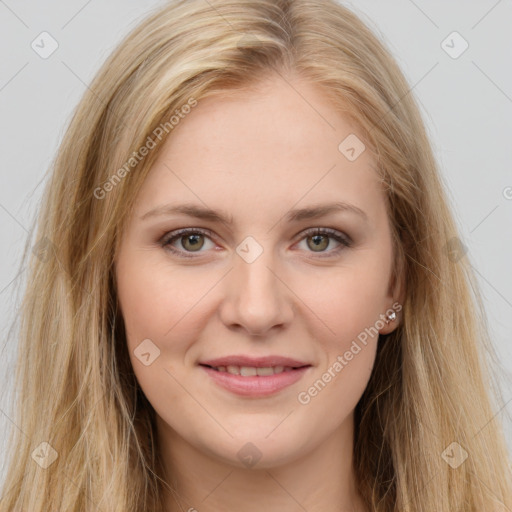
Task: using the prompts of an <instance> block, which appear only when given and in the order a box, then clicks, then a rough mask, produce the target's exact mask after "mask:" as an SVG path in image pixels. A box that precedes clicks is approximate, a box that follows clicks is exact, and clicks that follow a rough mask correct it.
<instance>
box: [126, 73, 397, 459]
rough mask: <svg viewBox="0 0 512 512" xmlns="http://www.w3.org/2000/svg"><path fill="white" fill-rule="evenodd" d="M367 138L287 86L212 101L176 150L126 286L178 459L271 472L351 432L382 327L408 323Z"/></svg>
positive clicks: (142, 375) (151, 198) (163, 431)
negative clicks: (188, 450)
mask: <svg viewBox="0 0 512 512" xmlns="http://www.w3.org/2000/svg"><path fill="white" fill-rule="evenodd" d="M347 137H348V139H347ZM358 137H359V139H361V137H360V135H358V132H357V130H356V129H355V127H354V126H352V125H350V124H349V123H348V122H347V120H346V119H345V118H344V117H342V116H341V115H340V114H337V113H335V111H334V109H333V108H332V106H331V105H330V104H329V102H328V101H327V100H326V98H325V97H324V96H323V95H322V93H321V92H320V91H319V90H317V89H316V88H314V86H311V85H309V84H308V83H304V82H302V81H299V80H293V81H292V82H285V81H283V80H281V79H275V80H271V81H269V82H267V86H266V87H263V88H261V89H260V90H259V92H255V91H251V92H245V93H242V92H238V93H236V94H235V93H232V92H229V93H228V94H226V96H225V97H222V98H220V97H217V98H209V99H205V100H200V101H199V102H198V105H197V106H196V107H195V108H194V109H193V110H192V112H191V113H190V114H188V116H185V118H184V119H182V120H180V124H179V125H178V126H177V127H176V128H174V132H173V133H172V135H171V137H170V138H169V139H167V141H166V142H165V145H164V147H163V148H162V152H161V154H160V155H159V158H158V160H157V161H156V163H155V165H154V167H153V168H152V169H151V171H150V173H149V175H148V178H147V180H146V181H145V183H144V185H143V188H142V190H141V191H140V194H139V196H138V198H137V202H136V207H135V209H134V212H133V216H132V217H131V219H130V221H129V223H128V225H127V228H126V230H125V232H124V234H123V238H122V242H121V246H120V252H119V253H118V258H117V261H116V277H117V283H118V294H119V300H120V305H121V310H122V314H123V318H124V322H125V326H126V332H127V343H128V349H129V353H130V358H131V362H132V365H133V369H134V372H135V375H136V377H137V380H138V382H139V383H140V386H141V388H142V390H143V391H144V393H145V395H146V397H147V398H148V400H149V401H150V403H151V404H152V406H153V407H154V409H155V410H156V413H157V421H158V426H159V433H160V435H162V436H163V437H164V438H166V439H169V440H173V443H171V444H173V446H175V448H176V447H177V446H179V445H180V444H183V445H187V446H189V447H192V448H193V449H196V450H198V451H199V452H201V453H202V454H206V455H208V456H210V457H214V458H215V459H216V460H221V461H223V462H228V463H230V464H234V465H237V466H242V465H246V466H247V465H251V464H254V462H258V465H259V467H272V466H274V465H277V464H283V463H286V462H291V461H293V460H294V459H296V458H298V457H301V456H303V455H305V454H307V453H308V452H310V451H312V450H314V449H315V448H318V447H319V446H320V445H321V443H322V442H324V441H325V440H326V439H328V438H329V437H330V436H332V435H333V434H335V433H336V432H339V431H341V430H343V429H347V428H349V425H351V422H353V411H354V408H355V406H356V404H357V402H358V401H359V399H360V397H361V395H362V393H363V391H364V389H365V387H366V385H367V383H368V380H369V377H370V374H371V371H372V367H373V364H374V359H375V354H376V347H377V341H378V334H377V331H378V332H380V333H388V332H390V331H391V330H393V329H394V328H395V327H396V324H397V321H396V320H395V322H391V323H390V324H389V325H386V324H385V322H384V321H383V318H384V314H385V313H386V311H389V310H390V308H391V306H392V305H393V303H394V301H395V298H396V295H394V294H393V290H392V289H391V286H392V284H393V283H392V281H391V267H392V257H393V255H392V245H391V235H390V228H389V225H388V217H387V213H386V207H385V197H384V193H383V191H382V190H381V188H380V185H379V182H378V179H377V175H376V173H375V171H374V170H373V169H372V165H373V164H374V162H373V160H372V159H371V156H370V152H369V151H368V150H364V149H363V146H360V144H361V141H360V140H358ZM125 179H129V177H128V178H125ZM342 203H346V204H347V205H350V206H348V207H345V208H343V207H336V206H335V205H340V204H342ZM175 209H176V211H174V210H175ZM178 209H180V210H181V212H180V211H178ZM186 210H188V213H187V212H186ZM323 210H325V211H323ZM194 212H195V213H194ZM214 212H215V214H214ZM220 216H222V217H224V219H225V221H224V222H223V221H220V220H219V219H218V218H219V217H220ZM185 228H187V229H189V230H190V231H189V232H188V234H187V233H180V232H179V230H182V229H185ZM325 230H328V232H325ZM317 231H318V233H316V232H317ZM346 244H348V245H346ZM207 364H210V366H214V367H217V369H213V368H209V367H208V366H206V365H207ZM219 367H220V368H219ZM240 368H242V369H241V370H240ZM290 368H294V369H291V370H290ZM288 370H289V371H288ZM239 372H242V374H243V375H236V374H237V373H239ZM176 449H178V448H176ZM251 461H252V462H251Z"/></svg>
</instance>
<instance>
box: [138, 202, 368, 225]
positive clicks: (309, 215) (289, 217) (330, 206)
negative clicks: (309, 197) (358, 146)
mask: <svg viewBox="0 0 512 512" xmlns="http://www.w3.org/2000/svg"><path fill="white" fill-rule="evenodd" d="M338 212H348V213H353V214H356V215H358V216H359V217H361V218H362V219H363V220H364V221H365V222H368V220H369V219H368V215H367V214H366V213H365V212H364V211H363V210H361V208H358V207H357V206H355V205H353V204H350V203H345V202H342V201H338V202H335V203H327V204H321V205H313V206H310V207H307V208H299V209H295V210H290V211H289V212H288V213H287V214H286V215H285V216H284V217H285V220H286V222H300V221H302V220H307V219H316V218H319V217H324V216H326V215H329V214H331V213H338ZM173 214H181V215H188V216H190V217H195V218H197V219H202V220H209V221H213V222H222V223H224V224H227V225H229V226H232V225H233V223H234V222H233V217H232V216H231V215H228V214H226V213H223V212H222V211H216V210H212V209H210V208H206V207H203V206H198V205H195V204H165V205H161V206H157V207H156V208H153V209H152V210H149V211H148V212H146V213H145V214H143V215H142V216H141V217H140V219H141V220H146V219H148V218H150V217H160V216H165V215H173Z"/></svg>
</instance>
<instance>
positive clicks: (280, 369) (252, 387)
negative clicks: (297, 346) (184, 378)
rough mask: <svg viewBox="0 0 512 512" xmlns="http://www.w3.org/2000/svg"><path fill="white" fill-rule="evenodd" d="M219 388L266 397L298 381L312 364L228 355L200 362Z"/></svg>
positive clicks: (285, 359)
mask: <svg viewBox="0 0 512 512" xmlns="http://www.w3.org/2000/svg"><path fill="white" fill-rule="evenodd" d="M199 366H200V367H201V368H202V369H203V370H204V371H205V372H206V373H207V374H208V375H209V376H210V378H211V379H212V381H213V382H214V383H215V384H216V385H218V386H220V387H221V388H223V389H225V390H228V391H230V392H231V393H234V394H235V395H239V396H244V397H253V398H258V397H265V396H270V395H274V394H276V393H278V392H279V391H281V390H283V389H285V388H287V387H288V386H291V385H292V384H294V383H296V382H298V381H299V380H300V379H302V377H303V376H304V375H305V374H306V373H307V372H308V371H309V369H310V368H312V367H313V366H312V365H311V364H307V363H303V362H301V361H296V360H293V359H290V358H284V357H266V358H259V359H255V358H248V357H243V356H242V357H239V356H230V357H227V358H223V359H216V360H211V361H207V362H203V363H199Z"/></svg>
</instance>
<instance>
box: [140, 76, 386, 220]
mask: <svg viewBox="0 0 512 512" xmlns="http://www.w3.org/2000/svg"><path fill="white" fill-rule="evenodd" d="M347 138H348V139H347ZM345 140H348V141H349V142H350V144H349V145H352V146H354V142H355V143H356V144H362V136H361V134H360V133H359V132H358V129H357V127H356V126H354V125H353V124H351V123H350V121H349V119H348V118H347V117H346V116H344V115H343V114H341V113H340V112H337V111H336V109H335V107H334V105H333V104H331V103H330V102H329V100H328V98H327V97H326V96H325V95H324V94H323V92H322V90H321V89H318V88H316V87H315V86H313V85H311V84H309V83H307V82H304V81H294V82H289V81H287V80H285V79H282V78H274V79H273V80H269V81H267V82H265V83H263V84H262V85H260V86H259V87H258V88H257V89H254V88H252V89H251V90H248V91H234V92H226V94H225V95H222V96H214V97H209V98H206V99H203V100H199V101H198V105H197V106H196V107H195V108H194V109H193V110H192V111H191V112H190V113H189V114H187V115H185V116H184V118H183V119H182V120H181V121H180V124H179V126H177V127H176V128H175V129H174V130H173V132H172V133H171V135H170V136H169V138H168V139H167V140H166V142H165V143H164V146H163V147H162V149H161V152H160V154H159V157H158V159H157V160H156V162H155V164H154V166H153V168H152V169H151V171H150V172H149V175H148V177H147V179H146V182H145V184H144V186H143V189H142V191H141V194H140V198H139V201H138V202H139V204H140V205H141V207H142V206H144V207H147V206H149V205H151V206H157V205H158V204H164V203H166V202H167V203H168V202H173V201H178V200H179V201H180V202H183V201H184V200H186V201H187V202H190V201H191V200H193V201H195V202H197V203H198V204H201V203H202V205H203V206H205V205H207V206H208V207H211V208H216V207H218V208H221V209H222V210H224V211H226V210H228V211H229V210H232V211H233V215H234V216H236V215H237V214H238V213H239V214H240V215H244V214H245V215H248V216H250V215H254V213H255V212H257V211H261V209H262V208H263V206H265V209H266V210H269V208H273V207H277V208H278V210H279V211H281V210H282V209H283V208H285V207H289V208H291V207H292V206H293V205H296V206H307V205H309V204H319V203H321V202H332V201H346V202H350V203H354V204H356V205H357V206H359V207H360V208H362V209H364V210H366V211H368V213H369V215H371V214H372V212H373V214H374V215H378V214H379V212H380V213H382V206H383V201H384V196H383V192H382V190H381V188H380V186H379V179H378V176H377V174H376V172H375V170H374V164H375V162H374V160H373V158H372V156H371V154H370V152H369V151H368V150H364V151H363V152H362V153H361V154H360V155H359V156H357V158H356V159H355V160H353V159H352V160H351V159H349V158H347V156H346V153H344V152H343V151H344V150H346V146H347V144H344V143H343V141H345ZM358 141H360V142H358ZM340 144H341V149H342V150H343V151H341V150H340ZM363 147H364V146H362V145H360V146H356V147H355V149H356V151H357V153H359V152H360V151H361V149H362V148H363ZM262 201H263V203H264V204H263V203H262ZM278 210H276V212H275V213H277V211H278Z"/></svg>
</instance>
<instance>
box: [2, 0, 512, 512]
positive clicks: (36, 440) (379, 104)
mask: <svg viewBox="0 0 512 512" xmlns="http://www.w3.org/2000/svg"><path fill="white" fill-rule="evenodd" d="M270 74H277V75H279V76H280V77H281V78H282V79H283V80H288V77H290V76H293V75H300V76H301V77H303V78H304V79H307V80H309V81H310V82H311V83H313V84H315V85H316V86H317V87H318V88H320V89H321V90H322V91H323V93H324V94H325V95H326V96H327V97H328V98H329V99H330V101H331V104H332V106H333V109H337V110H338V111H339V112H340V113H341V114H343V115H345V116H349V117H350V118H351V120H352V121H353V122H354V123H356V125H357V126H358V128H359V130H360V133H361V135H362V137H364V141H365V144H366V146H367V149H368V150H369V151H371V152H372V155H373V156H374V157H375V161H376V162H377V169H376V172H378V173H379V176H380V178H381V180H382V183H383V185H384V190H385V194H386V200H387V209H388V215H389V220H390V225H391V227H392V237H393V247H394V254H395V265H394V269H393V272H394V274H395V276H403V278H404V280H405V283H406V294H405V300H404V301H403V304H402V306H403V316H402V319H401V322H400V325H399V327H398V328H397V329H396V330H395V331H393V332H392V333H390V334H388V335H383V336H381V339H380V341H379V344H378V352H377V358H376V362H375V366H374V369H373V373H372V375H371V378H370V381H369V384H368V386H367V388H366V390H365V392H364V394H363V395H362V397H361V399H360V401H359V403H358V404H357V407H356V411H355V412H356V414H355V422H356V424H355V438H354V460H355V471H356V477H357V484H358V487H359V490H360V493H361V495H362V496H363V498H364V500H365V501H366V503H367V505H368V508H369V509H370V510H372V511H376V512H392V511H393V512H398V511H400V512H432V511H434V510H435V511H437V512H454V511H460V512H470V511H473V512H484V511H485V512H491V511H493V512H494V511H498V510H510V508H511V507H512V484H511V471H510V466H509V459H508V455H507V447H506V444H505V439H504V435H503V431H502V427H501V426H500V423H499V416H498V412H499V408H500V407H501V403H500V401H499V400H500V399H501V396H500V389H499V384H498V380H497V379H496V380H495V368H496V367H497V366H495V365H497V364H498V362H497V358H496V355H495V353H494V352H493V346H492V343H491V340H490V337H489V334H488V331H489V329H488V326H487V323H486V318H485V313H484V311H485V310H484V307H483V304H482V300H481V298H480V295H479V293H480V292H479V290H478V286H477V281H476V279H475V276H474V273H473V269H472V266H471V264H470V262H469V257H468V255H466V254H465V253H464V250H463V248H462V245H461V242H460V235H459V233H458V231H457V227H456V224H455V221H454V216H453V213H452V212H451V210H450V207H449V201H448V199H447V196H446V192H445V190H444V185H443V183H442V180H441V178H440V176H439V171H438V169H437V163H436V161H435V158H434V156H433V152H432V149H431V146H430V142H429V140H428V137H427V134H426V130H425V127H424V124H423V121H422V118H421V115H420V112H419V109H418V106H417V104H416V101H415V99H414V97H413V94H412V92H411V90H410V86H409V85H408V83H407V81H406V79H405V78H404V76H403V74H402V72H401V71H400V69H399V67H398V65H397V63H396V62H395V60H394V59H393V58H392V57H391V55H390V53H389V51H388V50H387V49H386V48H385V46H384V44H383V43H382V42H380V41H379V40H378V39H377V37H376V36H375V35H374V34H373V33H372V31H371V30H370V29H369V28H368V27H367V26H366V25H365V24H364V23H363V22H362V21H361V20H360V19H359V18H358V17H357V16H356V15H355V14H354V13H353V12H351V11H350V10H348V9H347V8H345V7H343V6H341V5H339V4H338V3H336V2H335V0H258V1H253V0H209V1H208V2H205V1H204V0H177V1H172V2H169V3H168V4H166V5H165V6H163V7H160V8H159V9H158V11H155V12H153V13H151V14H150V15H149V17H147V18H146V19H145V20H144V21H143V22H142V23H141V24H139V25H138V26H137V27H136V28H135V29H134V30H133V31H132V32H131V33H130V34H129V35H128V36H127V37H126V38H125V39H124V41H122V43H121V44H120V45H119V46H118V48H117V49H116V50H115V51H114V52H113V54H112V55H111V56H110V57H109V58H108V59H107V61H106V62H105V64H104V65H103V66H102V67H101V69H100V70H99V72H98V74H97V75H96V77H95V78H94V80H93V82H92V83H91V84H90V87H89V89H88V90H87V91H86V92H85V94H84V97H83V99H82V100H81V102H80V103H79V105H78V107H77V109H76V111H75V113H74V116H73V117H72V119H71V121H70V124H69V126H68V129H67V131H66V133H65V135H64V138H63V140H62V143H61V146H60V148H59V151H58V153H57V155H56V158H55V160H54V162H53V164H52V168H51V174H50V177H49V181H48V183H47V187H46V190H45V194H44V197H43V202H42V204H41V209H40V212H39V214H38V222H37V229H35V228H34V229H35V231H34V232H35V233H36V236H35V238H34V239H33V240H32V241H30V242H28V244H27V247H26V251H25V256H24V261H26V265H27V272H28V274H27V275H28V279H27V286H26V291H25V294H24V297H23V301H22V303H21V307H20V310H19V334H18V339H19V343H18V351H19V352H18V359H17V364H16V375H15V377H16V391H17V397H16V398H17V403H16V405H14V403H13V404H12V408H13V411H12V413H11V418H13V422H14V423H15V424H16V425H17V427H13V428H12V433H11V438H10V446H9V448H10V452H9V457H10V458H9V465H8V467H7V478H6V481H5V483H4V488H3V491H2V497H1V501H0V512H12V511H14V510H16V511H21V510H24V511H28V510H30V511H31V512H46V511H48V510H66V511H71V512H73V511H74V512H79V511H80V512H83V511H97V510H104V511H109V512H126V511H128V510H129V511H145V510H154V511H158V510H162V507H163V500H162V496H163V492H164V490H165V489H166V487H168V486H167V483H166V482H164V480H163V478H162V475H163V473H162V460H161V459H160V455H159V449H158V446H157V439H156V435H155V432H156V431H155V415H154V410H153V409H152V407H151V405H150V404H149V403H148V401H147V399H146V398H145V396H144V394H143V393H142V391H141V389H140V387H139V385H138V383H137V381H136V378H135V376H134V372H133V370H132V368H131V365H130V360H129V354H128V353H127V346H126V335H125V332H124V326H123V320H122V317H121V315H120V312H119V308H118V301H117V295H116V282H115V274H114V268H115V259H116V254H117V250H118V243H119V239H120V235H121V233H122V230H123V227H124V226H125V223H126V220H127V218H128V216H129V212H130V211H131V208H132V206H133V204H134V199H135V197H136V195H137V192H138V190H139V189H140V186H141V184H142V183H143V181H144V179H145V177H146V175H147V173H148V171H149V170H150V168H151V165H152V163H153V162H154V160H155V159H156V157H157V155H158V154H159V151H160V149H161V148H162V146H163V143H164V141H165V140H166V139H167V137H172V132H173V130H177V129H179V124H180V123H186V122H187V120H186V115H187V113H188V112H190V111H191V110H193V109H194V108H195V105H197V104H200V103H201V100H202V99H204V98H207V97H210V96H214V95H223V94H226V92H229V90H235V89H240V90H247V91H250V90H251V87H252V86H254V85H256V84H257V83H258V81H259V80H262V79H263V77H267V76H269V75H270ZM340 142H341V141H340ZM143 148H146V149H145V150H144V149H143ZM491 364H492V365H493V366H492V367H491ZM506 507H508V508H506Z"/></svg>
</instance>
